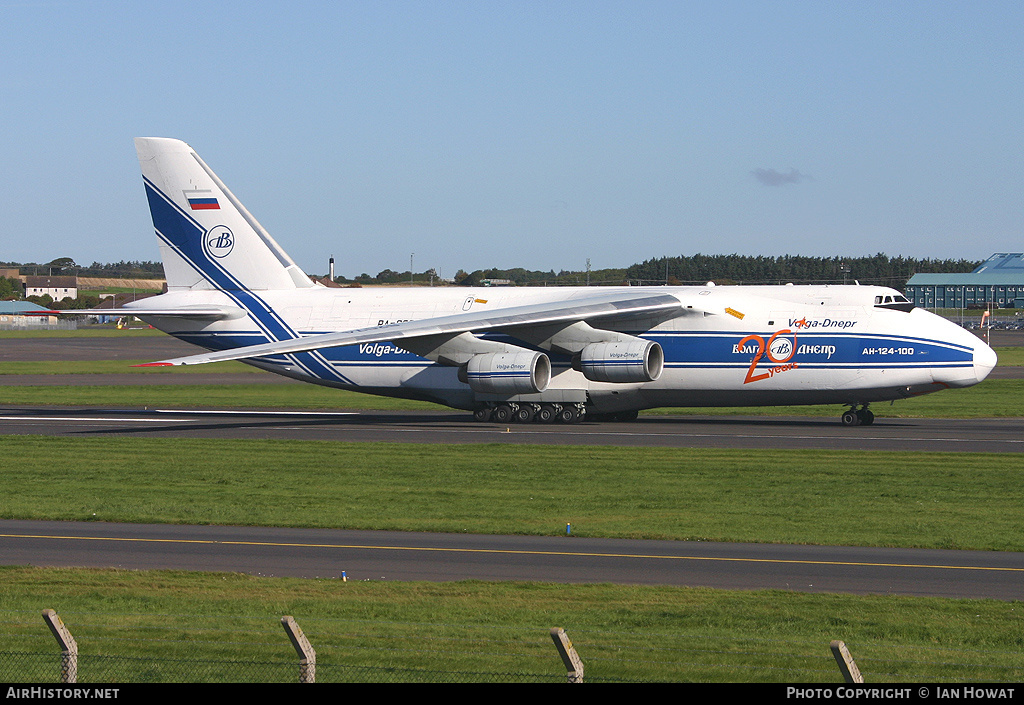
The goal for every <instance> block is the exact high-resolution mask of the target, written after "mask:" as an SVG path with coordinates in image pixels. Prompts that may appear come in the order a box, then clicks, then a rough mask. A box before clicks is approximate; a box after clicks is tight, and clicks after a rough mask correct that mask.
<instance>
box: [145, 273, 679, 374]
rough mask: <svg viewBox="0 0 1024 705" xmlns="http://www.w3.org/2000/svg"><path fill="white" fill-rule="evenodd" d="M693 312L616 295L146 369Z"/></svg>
mask: <svg viewBox="0 0 1024 705" xmlns="http://www.w3.org/2000/svg"><path fill="white" fill-rule="evenodd" d="M691 309H694V307H692V306H684V305H683V303H682V301H680V299H679V298H678V297H676V296H673V295H672V294H667V293H666V294H658V293H653V294H652V293H651V292H649V291H648V292H638V293H637V294H635V295H629V294H625V295H624V294H622V293H621V292H619V293H616V294H607V295H590V296H585V297H580V298H576V299H568V300H566V301H561V302H557V303H544V304H531V305H526V306H514V307H508V308H500V309H495V310H493V311H478V312H477V311H474V312H472V313H463V314H455V315H451V316H438V317H435V318H426V319H423V320H419V321H407V322H404V323H394V324H391V325H386V326H374V327H373V328H359V329H355V330H350V331H343V332H340V333H324V334H322V335H311V336H306V337H302V338H293V339H291V340H282V341H279V342H274V343H263V344H260V345H250V346H246V347H241V348H234V349H231V350H222V351H218V352H209V353H202V354H199V355H189V356H188V357H179V358H174V359H171V360H162V361H160V362H151V363H147V365H146V366H168V365H200V364H205V363H208V362H224V361H226V360H241V359H245V358H252V357H262V356H265V355H285V354H289V353H300V352H308V351H310V350H318V349H321V348H331V347H339V346H342V345H361V344H364V343H380V342H385V341H390V342H394V343H396V344H397V343H398V342H399V341H402V340H409V339H411V338H420V337H424V336H433V335H458V334H460V333H467V332H472V333H483V332H488V331H511V332H514V330H515V329H517V328H522V327H530V326H547V325H551V324H557V323H566V324H571V323H574V322H576V321H600V320H619V321H621V320H629V319H639V318H643V317H649V316H653V315H661V316H665V317H667V318H672V317H674V316H678V315H681V314H682V313H683V312H684V311H689V312H691V313H693V312H696V311H695V310H691Z"/></svg>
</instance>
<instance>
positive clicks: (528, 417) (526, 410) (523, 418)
mask: <svg viewBox="0 0 1024 705" xmlns="http://www.w3.org/2000/svg"><path fill="white" fill-rule="evenodd" d="M536 413H537V412H536V410H535V409H534V408H533V407H532V406H530V405H529V404H523V405H522V406H520V407H519V408H518V409H516V413H515V419H516V423H530V422H531V421H533V416H534V414H536Z"/></svg>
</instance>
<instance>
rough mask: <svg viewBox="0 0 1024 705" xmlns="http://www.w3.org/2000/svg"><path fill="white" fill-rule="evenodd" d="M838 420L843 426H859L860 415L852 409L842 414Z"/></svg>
mask: <svg viewBox="0 0 1024 705" xmlns="http://www.w3.org/2000/svg"><path fill="white" fill-rule="evenodd" d="M839 418H840V420H841V421H842V422H843V425H844V426H860V423H861V421H860V415H859V414H858V413H857V412H856V411H854V410H853V409H850V410H849V411H845V412H843V415H842V416H840V417H839Z"/></svg>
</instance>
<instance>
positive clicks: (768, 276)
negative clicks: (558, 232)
mask: <svg viewBox="0 0 1024 705" xmlns="http://www.w3.org/2000/svg"><path fill="white" fill-rule="evenodd" d="M979 264H981V262H979V261H973V260H965V259H958V260H954V259H917V258H913V257H902V256H900V257H889V256H887V255H885V254H881V253H879V254H876V255H874V256H871V257H804V256H799V255H784V256H782V257H763V256H758V257H752V256H747V255H702V254H696V255H692V256H689V257H683V256H681V257H662V258H660V259H650V260H647V261H646V262H643V263H641V264H634V265H633V266H631V267H629V268H627V269H626V277H627V278H628V279H630V280H635V281H638V282H643V283H648V284H652V283H666V282H667V283H669V284H674V283H696V282H706V281H715V282H717V283H720V284H723V283H739V284H780V283H786V282H793V283H794V284H801V283H812V282H813V283H840V282H844V281H849V282H853V281H859V282H861V283H863V284H880V285H884V286H891V287H893V288H895V289H903V288H904V286H906V283H907V280H909V279H910V277H911V276H913V275H914V274H916V273H919V272H947V273H961V272H970V271H973V270H974V269H975V268H976V267H977V266H978V265H979Z"/></svg>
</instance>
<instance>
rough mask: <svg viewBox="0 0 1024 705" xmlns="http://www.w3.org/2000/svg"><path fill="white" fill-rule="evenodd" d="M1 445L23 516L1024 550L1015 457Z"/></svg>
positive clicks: (9, 500) (173, 442)
mask: <svg viewBox="0 0 1024 705" xmlns="http://www.w3.org/2000/svg"><path fill="white" fill-rule="evenodd" d="M0 453H2V455H3V457H4V458H5V464H6V470H5V474H4V477H5V482H6V484H7V485H8V486H9V487H14V488H17V491H15V492H10V493H5V494H3V495H2V496H0V517H2V518H11V519H13V518H29V519H70V520H95V521H125V522H169V523H195V524H206V523H211V524H248V525H269V526H308V527H335V528H350V529H393V530H399V531H441V532H459V533H461V532H470V533H487V534H539V535H544V534H552V535H553V534H559V533H561V532H564V528H565V525H566V524H567V523H571V524H572V526H573V533H574V534H575V535H577V536H602V537H625V538H650V539H676V540H706V541H744V542H747V541H749V542H769V543H810V544H822V545H861V546H906V547H911V546H914V547H929V548H964V549H967V548H970V549H982V550H1010V551H1019V550H1024V522H1021V521H1020V507H1021V506H1024V482H1022V481H1021V480H1022V478H1024V456H1021V455H1018V454H1000V455H986V454H973V453H956V454H950V453H922V452H918V453H887V452H844V451H769V450H714V449H711V450H708V449H671V448H668V449H666V448H619V447H612V446H607V447H577V446H509V445H497V444H495V445H440V444H438V445H421V444H402V443H341V442H331V441H322V442H305V441H279V440H259V441H253V440H212V439H152V438H150V439H140V438H125V437H119V436H114V437H109V438H66V437H48V438H45V439H44V438H41V437H34V436H0ZM325 459H329V461H325ZM567 488H572V489H571V490H568V489H567Z"/></svg>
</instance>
